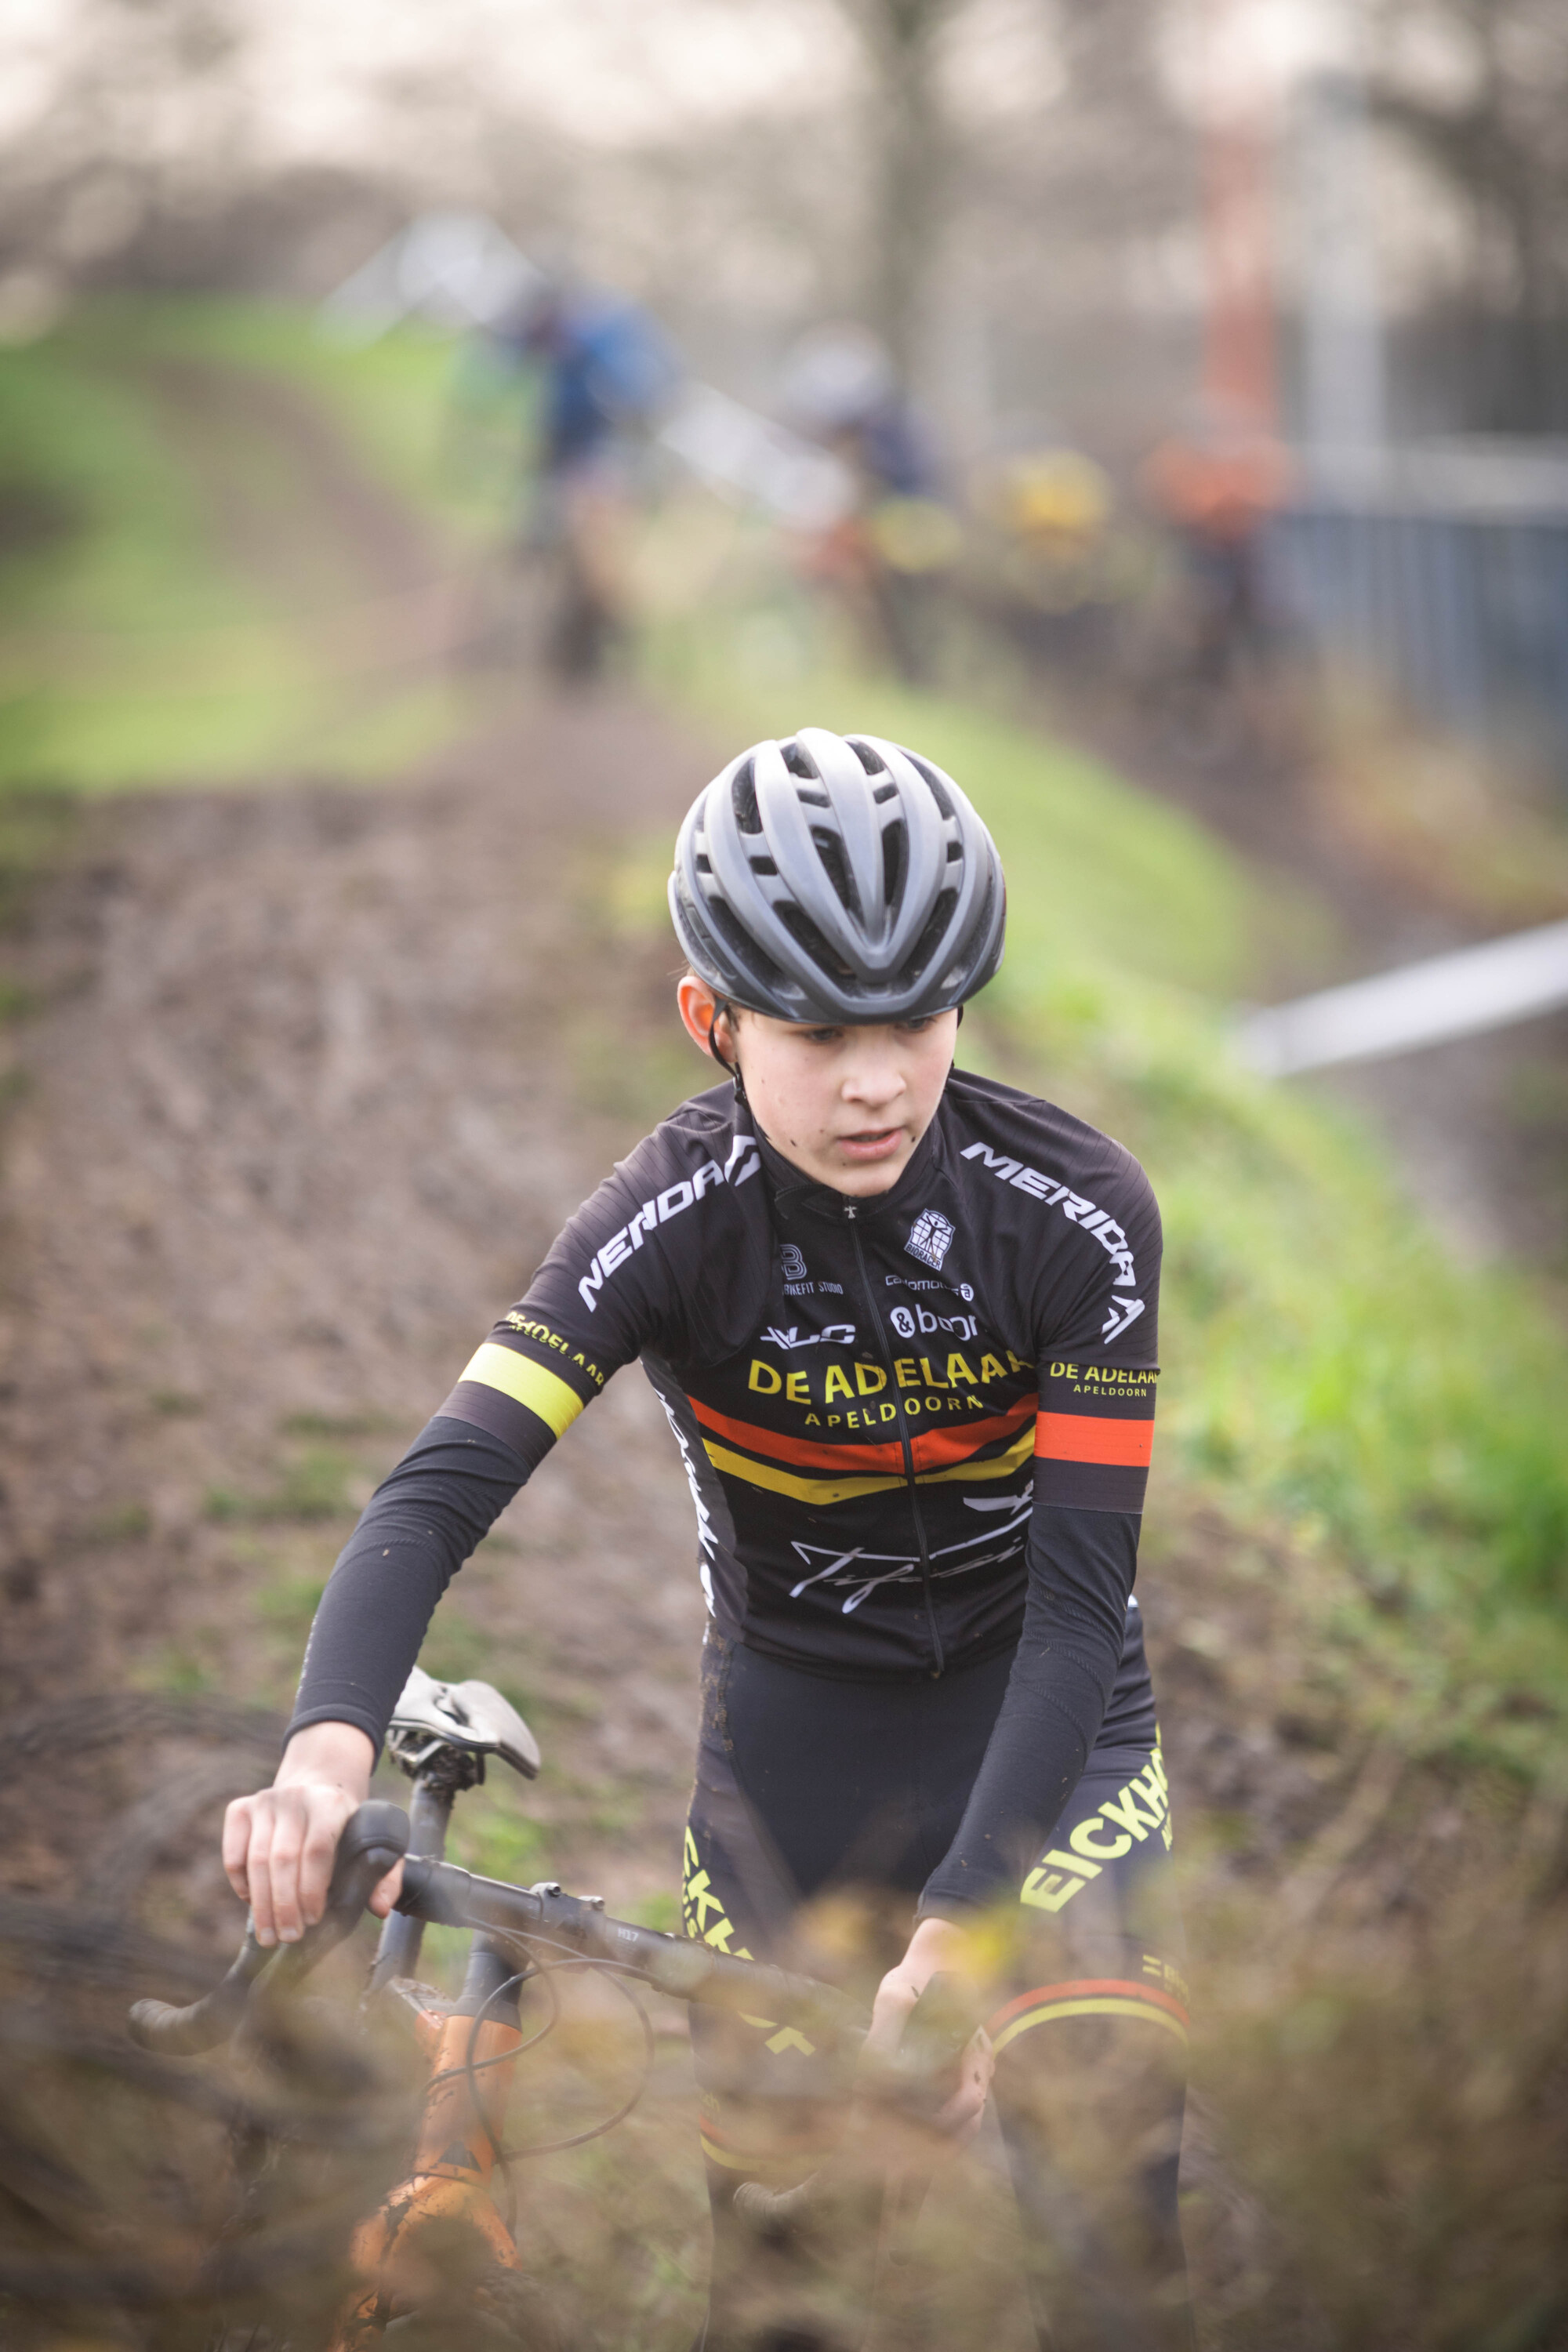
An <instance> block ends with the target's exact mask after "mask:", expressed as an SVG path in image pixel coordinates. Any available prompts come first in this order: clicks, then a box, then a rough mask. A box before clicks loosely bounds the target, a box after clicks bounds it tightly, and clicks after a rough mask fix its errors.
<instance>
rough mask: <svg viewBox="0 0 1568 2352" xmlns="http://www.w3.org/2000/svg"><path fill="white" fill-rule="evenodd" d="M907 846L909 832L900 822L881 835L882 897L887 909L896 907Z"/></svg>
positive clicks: (901, 883) (900, 889)
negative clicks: (885, 901)
mask: <svg viewBox="0 0 1568 2352" xmlns="http://www.w3.org/2000/svg"><path fill="white" fill-rule="evenodd" d="M909 845H910V836H909V831H908V828H907V827H906V826H905V824H903V822H902V820H901V819H900V822H899V824H890V825H889V827H888V829H887V831H886V832H885V833H884V834H883V835H882V896H883V898H885V899H886V900H887V902H888V904H889V907H896V906H897V905H898V903H899V899H900V895H901V892H902V886H903V879H904V860H905V854H906V852H907V851H908V848H909Z"/></svg>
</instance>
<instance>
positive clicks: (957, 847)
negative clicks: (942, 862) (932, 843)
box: [947, 841, 963, 866]
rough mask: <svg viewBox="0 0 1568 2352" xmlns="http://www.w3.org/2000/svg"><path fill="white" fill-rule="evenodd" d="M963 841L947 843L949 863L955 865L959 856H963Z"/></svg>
mask: <svg viewBox="0 0 1568 2352" xmlns="http://www.w3.org/2000/svg"><path fill="white" fill-rule="evenodd" d="M962 856H963V842H962V841H950V842H949V843H948V845H947V862H948V864H949V865H950V866H952V865H955V864H956V863H957V861H958V860H959V858H961V857H962Z"/></svg>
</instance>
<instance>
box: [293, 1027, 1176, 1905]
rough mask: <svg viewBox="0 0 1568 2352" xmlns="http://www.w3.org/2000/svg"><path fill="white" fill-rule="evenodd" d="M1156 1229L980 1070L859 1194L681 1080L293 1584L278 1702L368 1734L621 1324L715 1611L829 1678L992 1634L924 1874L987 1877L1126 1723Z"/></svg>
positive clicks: (1090, 1154) (1130, 1189)
mask: <svg viewBox="0 0 1568 2352" xmlns="http://www.w3.org/2000/svg"><path fill="white" fill-rule="evenodd" d="M1159 1261H1160V1228H1159V1213H1158V1211H1157V1209H1156V1207H1155V1204H1154V1199H1153V1195H1152V1192H1151V1191H1150V1189H1149V1186H1148V1183H1147V1181H1146V1180H1145V1178H1144V1176H1143V1174H1142V1170H1141V1169H1140V1168H1139V1167H1138V1164H1137V1162H1136V1161H1135V1160H1133V1159H1132V1158H1131V1155H1130V1154H1129V1153H1128V1152H1126V1151H1125V1150H1122V1148H1121V1146H1120V1145H1119V1144H1117V1143H1114V1142H1112V1141H1111V1140H1110V1139H1109V1138H1108V1137H1106V1136H1103V1135H1101V1134H1099V1133H1098V1132H1097V1131H1096V1130H1095V1129H1092V1128H1090V1127H1088V1126H1086V1125H1085V1124H1084V1123H1083V1122H1082V1121H1081V1120H1079V1119H1076V1118H1071V1117H1070V1116H1069V1115H1068V1113H1067V1112H1065V1111H1062V1110H1059V1109H1058V1108H1055V1107H1054V1106H1053V1105H1050V1104H1048V1103H1044V1102H1040V1101H1037V1099H1035V1098H1034V1097H1030V1096H1027V1095H1025V1094H1022V1093H1019V1092H1018V1091H1016V1089H1015V1088H1013V1087H1005V1086H1002V1085H1000V1084H997V1083H996V1082H994V1081H993V1080H990V1079H985V1078H979V1077H975V1076H971V1075H969V1074H967V1073H964V1072H961V1071H954V1072H953V1073H952V1075H951V1076H950V1077H949V1079H948V1083H947V1086H946V1088H945V1090H944V1092H943V1095H942V1101H941V1104H940V1106H939V1108H938V1110H937V1114H936V1117H935V1118H934V1119H933V1121H932V1123H931V1127H930V1129H928V1130H927V1132H926V1134H925V1136H924V1137H923V1138H922V1139H921V1143H920V1145H919V1147H918V1148H917V1150H916V1151H915V1153H914V1154H913V1156H912V1158H911V1160H910V1164H909V1166H908V1168H907V1169H906V1170H905V1171H904V1173H903V1175H902V1177H901V1178H900V1181H899V1182H898V1183H897V1185H895V1186H894V1188H893V1189H892V1190H891V1191H890V1192H887V1193H884V1194H882V1195H880V1196H879V1197H876V1198H873V1199H869V1200H850V1199H847V1198H846V1197H845V1196H844V1195H843V1194H841V1193H839V1192H835V1191H832V1190H830V1189H829V1188H827V1187H826V1186H824V1185H820V1184H817V1183H815V1182H813V1181H811V1180H810V1179H808V1178H807V1177H805V1176H804V1175H803V1174H802V1173H801V1171H799V1170H798V1169H796V1168H795V1167H794V1166H793V1165H792V1164H791V1163H790V1162H788V1161H787V1160H783V1159H782V1158H780V1157H779V1156H778V1155H777V1154H776V1153H774V1152H773V1151H772V1150H770V1149H769V1147H768V1145H767V1144H766V1142H765V1140H763V1139H761V1138H759V1136H758V1135H757V1134H756V1132H755V1125H754V1121H753V1120H752V1115H751V1112H750V1110H749V1108H748V1106H747V1104H746V1102H745V1100H744V1098H743V1097H741V1096H739V1095H737V1093H736V1092H735V1090H734V1089H732V1088H731V1087H729V1086H722V1087H715V1088H713V1089H712V1090H711V1091H710V1092H709V1093H707V1094H703V1095H699V1096H697V1097H695V1098H694V1099H693V1100H691V1101H690V1102H688V1103H685V1104H683V1105H682V1106H681V1108H679V1110H678V1111H676V1112H675V1113H674V1114H673V1115H672V1117H670V1118H668V1119H666V1120H665V1121H664V1122H663V1124H662V1125H661V1126H660V1127H658V1129H656V1130H655V1132H654V1133H653V1134H652V1135H651V1136H649V1137H647V1139H645V1140H644V1141H643V1142H642V1143H640V1144H639V1145H638V1146H637V1150H635V1151H634V1152H633V1153H632V1154H631V1155H630V1157H629V1158H628V1159H627V1160H625V1161H623V1162H622V1163H620V1165H619V1166H617V1168H616V1171H615V1172H614V1174H613V1175H611V1176H610V1177H609V1178H607V1179H606V1181H605V1182H604V1183H603V1184H602V1185H601V1186H600V1187H599V1189H598V1191H597V1192H595V1194H594V1195H593V1197H592V1199H590V1200H589V1201H588V1202H586V1203H585V1204H584V1207H583V1208H582V1209H581V1210H580V1211H579V1212H578V1213H577V1214H576V1215H575V1216H574V1218H573V1219H572V1220H571V1222H570V1223H568V1224H567V1226H566V1228H565V1230H564V1231H563V1234H561V1236H560V1237H559V1239H558V1240H557V1242H556V1243H555V1245H554V1247H553V1248H552V1250H551V1252H550V1255H549V1256H548V1257H547V1258H546V1259H545V1261H544V1264H543V1265H542V1266H541V1267H540V1269H539V1272H538V1273H537V1275H536V1276H535V1277H534V1279H533V1281H532V1283H531V1285H530V1286H529V1290H528V1294H527V1296H526V1297H525V1298H524V1299H523V1300H522V1302H521V1305H520V1306H518V1307H514V1308H513V1309H512V1310H511V1312H510V1314H508V1315H507V1316H505V1317H504V1318H502V1319H501V1321H500V1323H499V1324H497V1325H496V1327H495V1328H494V1329H493V1331H492V1332H491V1334H490V1336H489V1339H487V1340H486V1341H485V1342H484V1344H483V1345H482V1346H481V1347H480V1348H479V1351H478V1353H477V1354H476V1355H475V1357H474V1358H473V1360H472V1361H471V1362H470V1363H469V1364H468V1368H467V1370H465V1372H464V1374H463V1376H462V1378H461V1379H460V1380H459V1381H458V1384H457V1386H456V1387H455V1388H454V1390H453V1391H452V1392H451V1395H450V1396H449V1397H448V1398H447V1401H446V1402H445V1404H444V1405H443V1406H442V1408H441V1412H440V1413H439V1414H438V1415H437V1418H436V1419H435V1420H434V1421H433V1422H432V1423H430V1424H429V1426H428V1427H427V1429H426V1432H425V1433H424V1434H423V1435H422V1436H421V1438H420V1439H419V1440H417V1441H416V1444H415V1446H414V1448H413V1449H412V1450H411V1452H410V1454H408V1455H407V1456H406V1457H405V1461H404V1462H403V1463H402V1464H401V1465H399V1467H398V1469H397V1470H396V1471H395V1472H394V1473H393V1475H392V1476H391V1478H389V1479H388V1480H387V1481H386V1483H385V1485H384V1486H383V1487H382V1488H381V1489H380V1491H379V1492H378V1494H377V1496H375V1498H374V1501H373V1502H372V1504H371V1506H370V1507H369V1509H368V1510H367V1512H366V1514H365V1516H364V1518H363V1520H362V1522H361V1524H360V1527H359V1528H358V1529H357V1530H356V1532H355V1535H354V1537H353V1539H352V1540H351V1542H350V1544H349V1546H348V1547H347V1549H346V1550H345V1551H344V1553H343V1556H342V1559H341V1560H340V1562H339V1564H338V1567H337V1570H335V1571H334V1574H333V1577H332V1580H331V1583H330V1585H329V1587H328V1590H327V1592H326V1594H325V1596H324V1597H323V1601H322V1604H321V1611H320V1612H319V1613H318V1617H317V1622H316V1625H315V1628H314V1629H313V1632H312V1634H311V1640H310V1648H309V1650H308V1652H307V1655H306V1663H305V1671H304V1675H303V1677H302V1679H301V1684H300V1698H299V1704H298V1707H297V1710H296V1714H295V1717H294V1728H299V1727H302V1726H303V1725H305V1724H308V1723H313V1722H321V1721H327V1720H337V1721H346V1722H351V1723H356V1724H358V1725H360V1726H361V1727H363V1729H364V1730H365V1731H366V1732H368V1734H369V1735H370V1737H371V1738H372V1739H373V1740H375V1741H377V1742H379V1740H380V1738H381V1736H382V1733H383V1731H384V1727H385V1723H386V1719H387V1717H388V1715H389V1714H390V1712H391V1709H392V1706H393V1705H394V1703H395V1699H396V1697H397V1695H398V1692H399V1690H400V1689H401V1687H402V1682H403V1679H404V1677H405V1675H406V1673H407V1670H408V1668H409V1666H410V1665H412V1664H413V1662H414V1659H415V1657H416V1654H417V1650H418V1646H419V1643H420V1640H421V1639H422V1637H423V1634H424V1630H425V1626H426V1622H427V1621H428V1617H429V1612H430V1610H431V1609H432V1608H433V1607H434V1605H435V1601H436V1600H437V1598H438V1597H439V1594H440V1592H441V1591H442V1590H443V1588H444V1586H445V1584H446V1582H447V1580H448V1579H449V1578H450V1576H451V1575H452V1573H453V1572H454V1571H455V1570H456V1569H457V1568H458V1566H459V1565H460V1563H461V1561H462V1560H463V1559H465V1558H466V1557H467V1556H468V1552H469V1551H470V1550H471V1549H473V1546H474V1544H475V1543H476V1542H477V1541H478V1540H479V1537H480V1536H481V1535H482V1534H483V1533H484V1531H485V1529H486V1528H487V1527H488V1526H489V1523H490V1521H491V1520H492V1519H493V1518H494V1517H495V1515H496V1513H497V1512H498V1511H499V1510H500V1509H501V1508H502V1507H504V1505H505V1503H506V1502H507V1501H508V1500H510V1496H511V1494H513V1493H514V1492H515V1491H516V1489H517V1487H518V1486H520V1485H521V1483H522V1482H523V1480H524V1479H525V1478H526V1477H527V1476H528V1475H530V1473H531V1470H532V1469H533V1468H535V1467H536V1466H537V1465H538V1464H539V1462H540V1461H541V1460H542V1458H543V1456H544V1454H546V1453H547V1452H548V1451H549V1449H550V1447H551V1446H552V1444H554V1442H555V1440H556V1439H557V1438H558V1437H559V1436H561V1435H562V1434H563V1433H564V1432H565V1430H566V1429H567V1428H568V1427H569V1425H570V1424H571V1423H572V1422H573V1421H574V1420H575V1419H576V1417H577V1415H578V1413H579V1412H581V1411H582V1410H583V1408H584V1405H586V1404H588V1403H589V1402H592V1400H593V1398H594V1397H595V1396H596V1395H597V1393H598V1392H599V1391H600V1390H601V1389H602V1388H603V1386H604V1384H605V1381H606V1380H607V1379H608V1378H609V1377H610V1375H611V1373H613V1372H614V1371H616V1370H618V1369H619V1368H620V1367H621V1366H622V1365H624V1364H626V1363H627V1362H629V1361H630V1360H631V1359H632V1358H633V1357H634V1356H640V1357H641V1359H642V1361H643V1365H644V1368H645V1370H646V1371H647V1375H648V1378H649V1380H650V1381H652V1383H653V1386H654V1388H655V1390H656V1391H657V1392H658V1396H659V1398H660V1401H661V1402H662V1403H663V1405H664V1408H665V1411H666V1412H667V1414H668V1418H669V1423H670V1426H671V1428H672V1430H673V1431H674V1433H675V1436H676V1440H677V1443H678V1444H679V1447H680V1451H681V1454H682V1457H683V1459H684V1462H685V1465H686V1470H687V1475H688V1478H689V1482H690V1486H691V1491H692V1496H693V1500H694V1502H695V1504H696V1509H697V1518H698V1529H699V1538H700V1551H701V1576H702V1582H703V1586H704V1589H705V1591H706V1593H707V1595H708V1600H709V1604H710V1610H711V1612H712V1615H713V1618H714V1621H715V1625H716V1630H717V1632H718V1633H720V1634H721V1635H722V1636H723V1637H725V1638H727V1639H730V1640H733V1641H738V1642H740V1643H742V1644H744V1645H745V1646H746V1647H747V1648H749V1649H753V1650H756V1651H759V1652H761V1653H763V1654H767V1655H771V1656H773V1657H776V1658H778V1659H780V1660H783V1661H784V1662H786V1663H788V1664H795V1665H797V1666H801V1667H804V1668H805V1669H807V1670H808V1671H810V1672H812V1673H815V1674H818V1675H835V1676H840V1677H845V1678H848V1679H852V1680H877V1679H880V1678H883V1677H887V1676H910V1675H914V1676H923V1675H942V1673H943V1672H944V1671H945V1670H946V1668H948V1667H949V1666H951V1665H954V1664H974V1663H976V1662H978V1661H979V1660H981V1659H983V1658H985V1657H989V1656H993V1655H997V1654H1001V1653H1003V1652H1005V1651H1015V1652H1016V1656H1015V1659H1014V1664H1013V1671H1012V1675H1011V1677H1010V1680H1009V1685H1008V1691H1007V1696H1006V1699H1005V1703H1004V1705H1003V1707H1002V1710H1001V1715H1000V1717H999V1719H998V1724H997V1727H996V1731H995V1733H994V1736H993V1738H992V1741H991V1745H990V1748H989V1750H988V1752H987V1756H986V1759H985V1762H984V1766H983V1768H982V1769H981V1771H980V1773H979V1775H978V1778H977V1780H976V1782H975V1786H974V1790H973V1796H972V1798H971V1801H970V1805H969V1808H968V1811H966V1813H965V1816H964V1820H963V1824H962V1825H961V1827H960V1829H959V1832H958V1834H957V1836H956V1838H955V1839H954V1842H953V1845H952V1850H951V1852H950V1853H949V1854H948V1855H947V1857H946V1859H945V1860H944V1861H943V1863H942V1864H941V1865H940V1866H939V1868H938V1869H937V1870H936V1871H935V1872H934V1873H933V1874H932V1876H931V1880H930V1882H929V1884H928V1886H927V1889H926V1895H925V1898H924V1905H925V1907H926V1908H928V1909H931V1908H938V1909H940V1908H942V1907H945V1906H948V1905H952V1904H957V1905H965V1904H970V1903H976V1902H982V1901H986V1900H989V1899H990V1898H991V1897H992V1896H993V1895H994V1894H995V1893H997V1892H998V1891H999V1890H1000V1888H1001V1886H1002V1885H1004V1884H1005V1883H1007V1882H1009V1881H1011V1882H1012V1884H1013V1885H1015V1886H1016V1884H1017V1881H1018V1878H1019V1875H1020V1874H1021V1872H1022V1871H1023V1870H1025V1869H1026V1868H1027V1866H1028V1863H1029V1860H1030V1858H1031V1857H1032V1855H1033V1854H1034V1853H1037V1851H1038V1850H1039V1846H1040V1843H1041V1841H1042V1839H1043V1838H1044V1837H1045V1836H1046V1835H1047V1833H1048V1832H1049V1830H1050V1827H1051V1824H1052V1822H1054V1821H1055V1819H1056V1817H1057V1815H1058V1812H1059V1811H1060V1810H1061V1807H1062V1805H1063V1804H1064V1803H1065V1802H1066V1801H1067V1799H1068V1796H1069V1795H1070V1793H1071V1791H1072V1789H1073V1786H1074V1784H1075V1783H1076V1781H1077V1780H1078V1777H1079V1773H1080V1772H1081V1770H1082V1769H1083V1766H1084V1763H1085V1760H1086V1759H1087V1757H1088V1754H1089V1750H1090V1749H1091V1748H1093V1746H1094V1744H1095V1742H1096V1740H1097V1738H1100V1737H1101V1736H1102V1735H1103V1736H1106V1737H1110V1738H1112V1740H1113V1742H1114V1744H1116V1745H1118V1746H1121V1747H1127V1746H1143V1747H1150V1746H1152V1742H1153V1736H1154V1724H1153V1705H1152V1694H1151V1693H1150V1690H1149V1685H1148V1679H1147V1673H1146V1670H1145V1668H1144V1666H1143V1664H1142V1644H1141V1643H1139V1642H1137V1641H1135V1640H1130V1639H1129V1636H1128V1601H1129V1597H1130V1594H1131V1585H1132V1578H1133V1571H1134V1567H1135V1564H1136V1556H1137V1535H1138V1524H1139V1518H1138V1515H1139V1513H1140V1512H1141V1510H1142V1500H1143V1488H1144V1483H1145V1478H1146V1474H1147V1465H1148V1461H1149V1452H1150V1444H1151V1441H1152V1422H1153V1412H1154V1389H1155V1382H1156V1380H1157V1377H1158V1372H1157V1365H1156V1362H1155V1353H1156V1341H1155V1329H1156V1320H1157V1300H1158V1284H1159ZM1119 1664H1124V1671H1123V1673H1122V1675H1121V1677H1120V1679H1119V1678H1118V1673H1117V1669H1118V1665H1119ZM1108 1701H1109V1702H1110V1709H1109V1714H1108Z"/></svg>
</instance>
